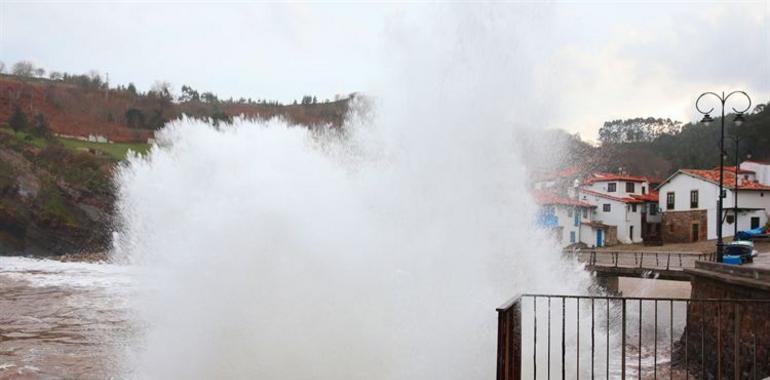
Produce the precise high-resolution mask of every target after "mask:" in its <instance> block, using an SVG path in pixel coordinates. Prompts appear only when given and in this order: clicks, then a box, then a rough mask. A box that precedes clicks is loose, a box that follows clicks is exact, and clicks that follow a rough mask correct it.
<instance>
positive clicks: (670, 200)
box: [666, 192, 674, 210]
mask: <svg viewBox="0 0 770 380" xmlns="http://www.w3.org/2000/svg"><path fill="white" fill-rule="evenodd" d="M673 209H674V193H673V192H668V193H666V210H673Z"/></svg>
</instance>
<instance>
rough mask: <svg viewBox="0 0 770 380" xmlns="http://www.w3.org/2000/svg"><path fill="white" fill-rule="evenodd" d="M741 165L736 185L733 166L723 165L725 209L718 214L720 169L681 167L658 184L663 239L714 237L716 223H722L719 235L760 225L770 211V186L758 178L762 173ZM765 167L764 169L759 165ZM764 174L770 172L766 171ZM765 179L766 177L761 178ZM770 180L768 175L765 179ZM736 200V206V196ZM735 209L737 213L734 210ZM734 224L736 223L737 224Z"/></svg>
mask: <svg viewBox="0 0 770 380" xmlns="http://www.w3.org/2000/svg"><path fill="white" fill-rule="evenodd" d="M744 164H745V163H743V164H741V165H740V169H738V173H737V180H738V187H737V190H736V188H735V181H736V168H735V167H725V171H724V174H723V176H724V180H723V181H724V182H723V183H724V187H725V191H724V200H723V207H724V212H723V214H722V215H721V216H719V217H717V200H718V194H719V169H718V168H717V169H706V170H701V169H680V170H678V171H677V172H676V173H674V174H673V175H671V176H670V177H669V178H668V179H666V180H665V181H664V182H663V183H662V184H661V185H660V186H659V187H658V192H659V194H660V208H661V209H662V211H663V222H662V224H663V225H662V231H663V239H664V240H665V241H666V242H686V241H697V240H703V239H716V238H717V228H716V226H717V224H718V223H720V222H721V223H722V236H723V237H728V236H733V234H734V231H735V230H736V227H737V230H738V231H741V230H746V229H751V228H756V227H759V226H763V225H765V224H766V223H767V219H768V210H770V186H768V185H766V184H762V183H760V182H758V181H757V179H758V178H763V177H764V174H761V175H760V172H761V171H760V172H757V171H755V170H749V169H748V168H747V167H753V165H752V164H748V165H746V166H744ZM759 169H761V170H764V168H759ZM767 173H770V171H768V172H767ZM764 178H767V177H764ZM768 179H770V178H768ZM736 191H737V196H738V203H737V208H736V203H735V195H736ZM736 210H737V213H736ZM736 223H737V225H736Z"/></svg>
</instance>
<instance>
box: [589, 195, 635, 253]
mask: <svg viewBox="0 0 770 380" xmlns="http://www.w3.org/2000/svg"><path fill="white" fill-rule="evenodd" d="M579 197H580V198H579V199H580V200H581V201H583V202H587V203H590V204H594V205H596V209H595V210H594V215H593V219H594V220H595V221H599V222H601V223H603V224H606V225H610V226H615V227H616V228H617V236H616V238H617V240H618V241H619V242H621V243H625V244H630V243H641V242H642V206H643V205H644V201H642V200H639V199H636V198H632V197H618V196H615V195H609V194H605V193H600V192H597V191H593V190H589V189H585V188H581V189H579Z"/></svg>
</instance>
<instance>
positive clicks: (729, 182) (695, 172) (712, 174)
mask: <svg viewBox="0 0 770 380" xmlns="http://www.w3.org/2000/svg"><path fill="white" fill-rule="evenodd" d="M679 171H680V172H682V173H686V174H689V175H691V176H693V177H697V178H700V179H703V180H705V181H708V182H711V183H714V184H719V169H716V170H703V169H680V170H679ZM733 184H735V172H734V171H732V172H731V171H727V170H725V172H724V186H725V188H728V189H734V186H733ZM738 190H767V191H770V186H767V185H763V184H761V183H759V182H754V181H741V180H740V179H739V184H738Z"/></svg>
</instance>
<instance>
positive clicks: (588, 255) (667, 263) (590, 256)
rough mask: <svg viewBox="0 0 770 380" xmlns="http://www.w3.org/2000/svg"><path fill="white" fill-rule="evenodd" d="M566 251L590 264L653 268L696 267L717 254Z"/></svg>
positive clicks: (676, 268)
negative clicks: (700, 262) (696, 264)
mask: <svg viewBox="0 0 770 380" xmlns="http://www.w3.org/2000/svg"><path fill="white" fill-rule="evenodd" d="M564 253H565V254H567V255H574V256H577V258H578V259H579V260H581V261H584V262H585V263H586V264H587V265H590V266H605V267H614V268H640V269H651V270H681V269H684V268H694V267H695V262H696V261H713V260H714V256H715V254H713V253H702V252H666V251H607V250H567V251H564Z"/></svg>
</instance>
